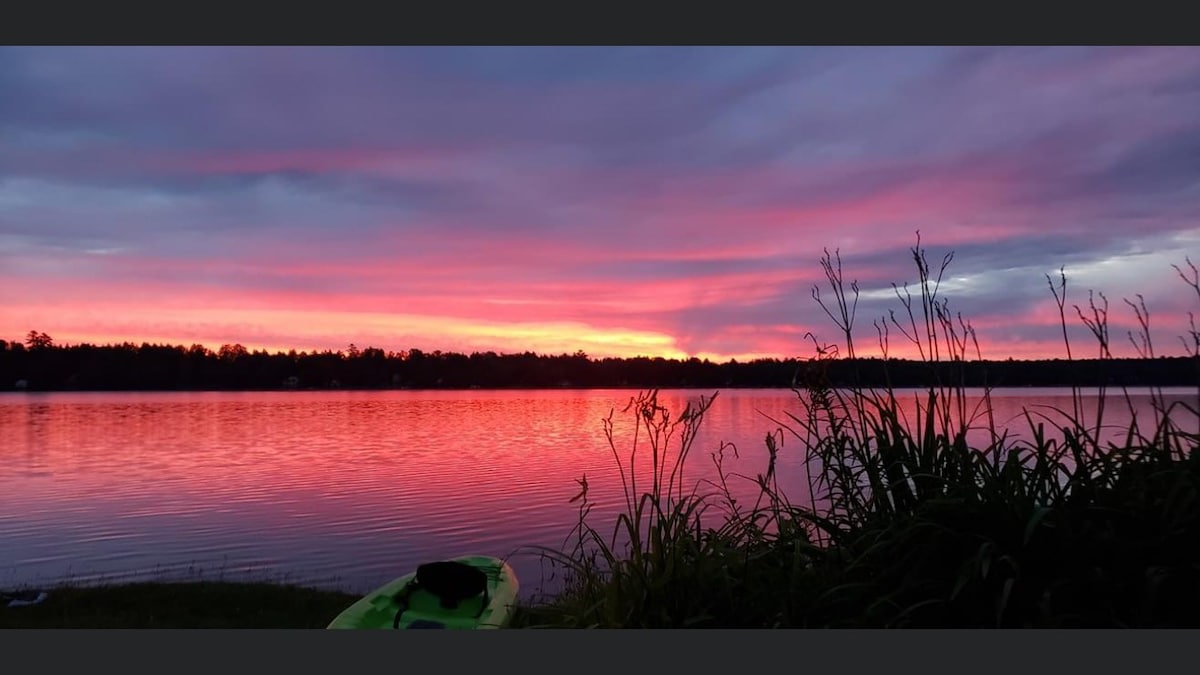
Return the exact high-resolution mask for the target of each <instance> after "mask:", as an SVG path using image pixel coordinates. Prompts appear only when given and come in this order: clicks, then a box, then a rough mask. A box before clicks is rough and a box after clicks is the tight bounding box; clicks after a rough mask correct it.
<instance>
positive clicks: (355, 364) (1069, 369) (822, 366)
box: [0, 331, 1200, 391]
mask: <svg viewBox="0 0 1200 675" xmlns="http://www.w3.org/2000/svg"><path fill="white" fill-rule="evenodd" d="M1198 373H1200V367H1198V364H1197V357H1195V356H1183V357H1159V358H1114V359H1103V360H1102V359H1082V360H1080V359H1076V360H1062V359H1047V360H1020V361H1018V360H1012V359H1008V360H1002V361H999V360H994V361H962V362H939V363H926V362H923V361H916V360H903V359H894V358H892V359H888V360H887V361H886V362H885V361H884V360H883V359H879V358H857V359H853V360H849V359H841V358H838V359H824V360H821V361H819V362H816V361H811V360H808V359H799V358H786V359H755V360H751V361H743V362H739V361H737V360H735V359H730V360H729V361H726V362H723V363H721V362H714V361H709V360H701V359H697V358H690V359H686V360H684V359H665V358H661V357H656V358H651V357H632V358H614V357H606V358H591V357H589V356H588V355H587V354H585V353H584V352H582V351H577V352H575V353H574V354H558V355H550V354H535V353H533V352H528V351H527V352H523V353H512V354H497V353H495V352H490V351H489V352H474V353H471V354H463V353H456V352H442V351H433V352H425V351H422V350H420V349H415V348H414V349H407V350H403V351H399V352H395V351H384V350H382V349H379V348H376V347H367V348H366V349H361V350H360V349H358V348H357V347H356V346H355V345H353V344H351V345H350V346H349V348H348V349H346V350H337V351H334V350H325V351H312V352H296V351H295V350H292V351H289V352H286V353H284V352H275V353H268V352H267V351H263V350H256V351H251V350H248V349H246V348H245V347H244V346H242V345H240V344H226V345H223V346H221V348H220V349H218V350H217V351H213V350H211V349H208V348H207V347H204V346H203V345H198V344H194V345H191V346H190V347H184V346H177V345H160V344H149V343H142V344H141V345H136V344H133V343H130V342H125V343H121V344H110V345H91V344H80V345H70V346H60V345H55V344H54V341H53V339H52V338H51V337H50V336H49V335H46V334H45V333H40V332H37V331H31V332H30V333H29V334H28V336H27V337H26V339H25V341H24V343H22V342H19V341H6V340H0V390H9V391H12V390H27V391H145V390H251V389H258V390H278V389H338V388H345V389H469V388H480V389H506V388H556V387H577V388H624V387H628V388H689V387H701V388H738V387H763V388H773V387H792V386H803V385H804V383H806V382H808V381H809V380H810V378H813V377H818V376H819V377H820V378H821V379H822V380H823V382H824V383H826V384H828V385H829V386H833V387H839V386H848V385H851V384H854V383H857V384H859V385H860V386H866V387H877V386H884V385H887V384H891V385H892V386H896V387H923V386H928V385H930V384H935V383H937V382H943V383H946V384H950V383H954V384H962V385H964V386H969V387H980V386H994V387H1005V386H1008V387H1014V386H1034V387H1053V386H1100V385H1111V386H1200V375H1198Z"/></svg>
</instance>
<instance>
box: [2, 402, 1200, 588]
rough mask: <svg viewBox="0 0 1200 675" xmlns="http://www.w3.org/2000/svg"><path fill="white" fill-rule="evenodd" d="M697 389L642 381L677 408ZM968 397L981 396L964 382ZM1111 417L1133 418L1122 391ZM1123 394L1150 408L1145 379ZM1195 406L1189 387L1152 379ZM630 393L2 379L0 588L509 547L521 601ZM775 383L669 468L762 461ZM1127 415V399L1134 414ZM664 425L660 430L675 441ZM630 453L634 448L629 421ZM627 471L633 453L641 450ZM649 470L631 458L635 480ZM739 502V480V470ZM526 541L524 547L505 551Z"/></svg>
mask: <svg viewBox="0 0 1200 675" xmlns="http://www.w3.org/2000/svg"><path fill="white" fill-rule="evenodd" d="M712 393H713V392H712V391H707V390H668V391H663V392H660V394H659V401H660V403H662V404H664V405H666V406H667V408H668V409H670V410H672V411H673V413H674V414H676V415H677V414H678V413H679V412H681V411H682V409H683V407H684V405H685V404H686V403H687V402H689V401H696V400H697V399H698V397H699V396H701V395H711V394H712ZM976 393H978V392H976ZM1115 393H1116V395H1117V396H1118V400H1114V401H1112V402H1110V405H1109V412H1108V413H1107V415H1109V418H1108V421H1110V422H1112V423H1114V424H1121V423H1122V422H1123V421H1127V420H1128V419H1129V412H1128V409H1127V408H1126V407H1125V403H1124V401H1123V400H1120V399H1119V397H1120V392H1119V391H1118V392H1115ZM1133 393H1134V394H1135V395H1136V398H1135V409H1138V410H1141V411H1143V412H1145V413H1146V415H1149V414H1150V399H1149V398H1148V392H1147V391H1142V390H1139V391H1137V392H1133ZM1166 393H1167V394H1168V396H1169V400H1179V399H1181V400H1185V401H1190V402H1192V403H1193V404H1194V402H1195V396H1196V395H1195V391H1194V390H1168V391H1167V392H1166ZM637 394H638V392H637V391H631V390H546V391H480V390H472V391H382V392H377V391H372V392H357V391H333V392H202V393H193V392H186V393H184V392H166V393H23V394H12V393H10V394H0V588H10V587H13V586H23V585H38V584H52V583H57V582H61V581H66V580H71V581H74V582H77V583H94V582H100V581H117V580H135V579H153V578H168V579H169V578H225V579H234V578H238V579H267V580H276V581H289V582H295V583H302V584H308V585H313V586H319V587H328V588H340V589H345V590H350V591H354V592H362V591H366V590H368V589H370V588H373V587H375V586H378V585H380V584H382V583H383V582H385V581H387V580H389V579H391V578H393V577H395V576H398V575H399V574H402V573H405V572H408V571H410V570H411V569H413V568H414V567H415V566H416V565H417V564H420V563H421V562H425V561H429V560H434V559H441V558H446V557H451V556H455V555H460V554H469V553H483V554H492V555H499V556H506V555H510V554H514V553H516V554H517V555H514V556H513V557H512V558H511V562H512V564H513V565H514V567H515V568H516V570H517V572H518V575H519V577H520V578H521V582H522V594H523V595H525V596H527V597H528V596H529V595H531V594H534V593H536V592H538V590H539V589H540V588H544V589H552V588H553V585H554V582H553V580H552V579H550V578H548V577H547V576H546V575H547V574H548V573H549V568H547V567H544V566H543V565H542V564H541V562H540V561H539V558H538V556H537V555H536V554H535V553H533V552H531V551H528V550H527V549H522V547H527V546H539V545H540V546H550V547H561V546H562V545H563V543H564V539H565V537H566V536H567V535H569V533H570V531H571V528H572V527H573V525H574V524H575V522H576V519H577V510H576V509H577V506H578V503H570V502H569V500H570V499H571V498H572V497H573V496H575V495H576V494H577V493H578V492H579V485H578V484H577V482H576V481H577V479H579V478H580V477H581V476H584V475H586V477H587V481H588V484H589V495H590V497H592V498H593V499H594V500H595V501H596V502H597V505H596V506H595V508H594V511H593V519H594V522H596V523H611V522H612V521H611V519H608V520H606V519H605V516H606V515H609V514H611V513H612V512H614V511H615V510H616V509H617V508H619V505H620V503H621V501H622V497H621V494H622V488H621V482H620V474H619V473H618V471H617V469H616V463H615V459H614V457H613V453H612V450H611V448H610V447H609V445H608V442H607V439H606V438H605V434H604V424H603V420H604V418H606V417H608V416H609V415H610V414H612V422H613V433H614V436H615V445H616V447H617V449H618V450H619V451H620V452H621V453H622V455H623V456H624V457H625V461H626V462H627V461H628V452H629V450H630V448H631V447H632V444H633V441H634V437H633V431H634V426H635V423H634V418H633V417H632V415H631V413H623V412H622V408H623V407H624V406H625V404H626V403H628V402H629V400H630V398H631V397H633V396H636V395H637ZM993 397H994V402H993V403H994V409H995V416H996V421H997V424H1001V425H1003V424H1004V423H1006V422H1010V423H1011V422H1013V421H1014V420H1016V424H1017V426H1018V428H1021V425H1023V424H1024V422H1023V421H1021V420H1017V419H1016V418H1017V417H1018V416H1019V415H1020V413H1021V409H1022V407H1023V406H1028V407H1030V408H1031V409H1034V408H1035V407H1036V406H1057V407H1059V408H1060V409H1069V408H1070V406H1071V398H1070V390H1069V389H1055V390H1048V389H1009V390H998V391H995V392H993ZM789 412H790V413H792V414H796V415H801V414H802V407H801V405H800V402H799V400H798V399H797V397H796V394H795V393H793V392H791V391H789V390H779V389H771V390H722V391H720V393H719V395H718V396H717V398H716V400H715V402H714V403H713V405H712V407H711V408H710V410H709V411H708V414H707V415H706V416H705V421H704V424H703V426H702V428H701V433H700V435H699V436H698V437H697V438H696V440H695V442H694V444H693V446H692V450H691V455H690V456H689V459H688V462H687V463H686V465H685V466H686V472H685V474H684V481H685V484H686V485H687V486H689V487H690V486H692V485H694V484H695V483H696V481H697V480H701V479H705V478H708V479H712V478H715V476H716V472H715V470H714V463H713V455H714V453H715V452H716V451H717V450H718V448H719V447H720V445H721V443H722V442H723V441H724V442H731V443H733V444H734V445H735V446H736V448H737V451H738V455H739V457H734V456H733V454H732V450H727V451H726V453H725V454H726V457H727V459H726V468H727V469H729V470H731V471H735V472H740V473H742V474H744V475H746V476H749V477H753V476H754V475H756V474H757V473H759V472H761V471H763V470H764V469H765V467H766V460H767V451H766V445H765V442H764V441H765V437H766V435H767V434H769V433H771V432H772V431H773V430H776V429H778V424H776V422H773V421H772V419H771V418H774V419H775V420H787V413H789ZM1139 415H1141V413H1139ZM777 438H778V439H779V440H780V441H781V442H782V448H781V449H780V453H779V468H778V471H779V474H780V482H781V484H782V485H783V487H784V490H785V491H786V492H787V494H788V496H789V497H791V498H792V499H793V500H794V501H799V500H803V499H806V496H807V480H806V477H805V471H804V470H803V457H802V453H801V448H800V444H799V442H798V441H797V440H796V439H795V438H794V437H792V436H790V435H789V434H787V433H784V434H783V435H782V436H777ZM678 442H679V439H678V438H673V439H672V440H671V445H670V452H671V453H675V452H677V449H678V447H679V445H678ZM639 447H640V448H641V450H640V451H639V455H638V456H639V458H640V459H639V461H641V462H648V461H649V460H648V458H649V454H650V452H651V450H650V446H649V445H647V444H646V439H645V437H644V433H643V434H642V436H641V437H640V445H639ZM643 466H645V465H644V464H643ZM647 476H648V473H647V472H646V471H645V470H642V471H641V478H640V479H641V480H643V483H642V484H641V485H639V490H640V488H641V486H642V485H644V484H645V482H644V481H645V479H646V478H647ZM731 487H732V489H733V491H734V493H735V496H743V497H748V496H750V495H752V494H753V493H754V490H753V485H752V484H751V483H750V482H749V480H747V479H737V478H735V479H734V480H733V482H732V483H731ZM523 550H524V551H527V552H524V553H523V552H522V551H523Z"/></svg>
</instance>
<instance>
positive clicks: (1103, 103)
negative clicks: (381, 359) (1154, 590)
mask: <svg viewBox="0 0 1200 675" xmlns="http://www.w3.org/2000/svg"><path fill="white" fill-rule="evenodd" d="M918 230H919V231H920V236H921V241H922V244H923V246H924V247H925V248H926V249H927V252H928V256H929V258H930V260H931V261H932V262H933V263H934V264H937V262H938V261H940V260H941V257H942V256H943V255H944V254H946V253H948V252H950V251H953V252H954V256H955V257H954V260H953V262H952V263H951V265H950V268H949V269H948V277H947V279H946V281H945V282H944V284H943V288H942V292H943V294H944V295H945V296H946V297H948V298H949V300H950V307H951V309H952V310H955V311H961V312H962V313H963V315H964V318H966V319H969V320H970V321H971V322H972V323H973V324H974V326H975V328H976V330H977V331H978V335H979V339H980V342H981V346H982V349H983V352H984V356H985V357H988V358H1007V357H1010V356H1011V357H1014V358H1029V357H1058V356H1062V355H1063V354H1064V348H1063V345H1062V334H1061V328H1060V327H1059V325H1058V323H1057V321H1058V317H1057V310H1056V308H1055V306H1054V301H1053V296H1052V295H1051V293H1050V289H1049V286H1048V284H1047V281H1046V276H1045V275H1046V274H1052V275H1057V273H1058V269H1059V268H1060V267H1065V269H1066V274H1067V276H1068V294H1069V296H1068V319H1069V320H1070V322H1071V330H1072V331H1073V338H1077V339H1078V340H1079V342H1078V343H1077V345H1073V348H1074V349H1076V350H1077V355H1079V354H1081V353H1083V354H1086V355H1094V351H1095V350H1094V346H1093V345H1094V343H1092V342H1089V341H1088V340H1087V338H1086V332H1085V329H1084V328H1083V326H1082V325H1081V324H1080V322H1079V320H1078V317H1077V316H1076V315H1075V313H1074V310H1073V309H1071V308H1070V305H1071V304H1075V303H1078V304H1080V305H1085V304H1086V303H1087V298H1088V296H1087V292H1088V290H1089V289H1094V290H1096V291H1101V292H1103V293H1104V294H1105V295H1107V296H1108V299H1109V303H1110V319H1111V323H1112V327H1111V333H1112V336H1113V342H1114V345H1115V351H1117V352H1118V354H1129V353H1132V352H1131V349H1130V342H1129V339H1128V338H1127V337H1126V331H1127V330H1128V329H1129V328H1131V327H1132V325H1133V320H1134V316H1133V313H1132V311H1131V310H1130V309H1129V307H1128V306H1127V305H1126V304H1125V303H1124V302H1123V298H1129V299H1134V298H1135V297H1136V294H1138V293H1140V294H1142V295H1143V296H1144V298H1145V302H1146V305H1147V307H1148V308H1149V309H1150V311H1151V313H1152V317H1151V321H1152V330H1153V337H1154V339H1155V346H1156V348H1157V350H1158V352H1159V353H1161V354H1172V355H1177V354H1182V353H1183V346H1182V344H1181V343H1180V340H1179V337H1178V336H1180V335H1182V334H1183V332H1184V331H1185V330H1186V322H1187V312H1188V311H1189V310H1190V311H1196V312H1197V314H1200V311H1198V310H1200V300H1197V298H1196V296H1195V295H1194V294H1191V295H1189V293H1191V291H1190V289H1188V287H1187V286H1186V285H1185V284H1184V283H1183V282H1182V281H1181V280H1180V279H1179V277H1178V275H1177V273H1176V271H1175V270H1174V269H1172V267H1171V265H1172V264H1173V263H1174V264H1177V265H1180V266H1183V267H1184V269H1185V270H1186V263H1185V256H1189V255H1190V256H1191V259H1192V260H1193V261H1194V262H1196V263H1197V264H1200V49H1196V48H1129V47H1122V48H981V47H970V48H916V47H914V48H894V47H889V48H849V47H845V48H832V47H812V48H808V47H778V48H742V47H739V48H732V47H730V48H683V47H663V48H642V47H638V48H633V47H623V48H597V47H588V48H557V47H555V48H552V47H538V48H491V47H489V48H483V47H479V48H452V47H428V48H408V47H393V48H373V47H355V48H332V47H325V48H316V47H314V48H279V47H272V48H184V47H173V48H149V47H145V48H141V47H139V48H102V47H96V48H58V47H39V48H15V47H8V48H0V338H4V339H10V340H23V339H24V336H25V334H26V333H27V332H28V331H30V330H39V331H43V332H46V333H48V334H49V335H51V336H52V337H53V338H54V340H55V341H56V342H58V343H68V344H74V343H80V342H92V343H107V342H122V341H132V342H135V343H139V344H140V343H142V342H151V343H170V344H182V345H190V344H193V343H200V344H205V345H207V346H209V347H212V348H214V349H215V348H217V347H219V346H220V345H221V344H224V343H241V344H243V345H245V346H247V347H249V348H252V349H255V348H266V349H270V350H272V351H274V350H287V349H291V348H295V349H297V350H311V349H326V348H330V349H344V348H346V347H347V345H348V344H350V343H355V344H356V345H357V346H358V347H359V348H364V347H367V346H374V347H379V348H382V349H385V350H403V349H409V348H413V347H416V348H420V349H423V350H426V351H433V350H437V349H440V350H443V351H461V352H471V351H476V350H478V351H485V350H494V351H497V352H516V351H526V350H529V351H535V352H539V353H562V352H574V351H576V350H580V349H581V350H583V351H585V352H587V353H588V354H590V355H592V356H610V355H613V356H632V355H637V354H645V355H650V356H665V357H669V358H671V357H674V358H678V357H685V358H686V357H690V356H698V357H700V358H712V359H720V360H725V359H728V358H731V357H734V358H738V359H739V360H741V359H747V358H753V357H756V356H777V357H795V356H798V357H807V356H810V355H811V353H812V344H811V343H810V342H808V341H807V340H806V339H805V338H804V334H805V332H806V331H810V330H811V331H813V332H815V333H816V334H817V335H818V337H820V338H821V339H822V341H825V342H834V341H840V337H839V336H838V334H837V331H836V327H835V326H834V325H833V324H832V323H831V322H830V320H829V318H828V317H827V316H826V315H825V314H824V312H823V311H822V310H821V308H820V307H819V306H818V305H817V304H816V303H815V302H814V300H813V297H812V294H811V288H812V286H813V285H814V284H823V283H824V281H823V277H822V270H821V267H820V264H819V259H820V256H821V254H822V250H823V249H824V248H828V249H829V250H830V251H833V250H834V249H840V251H841V255H842V258H843V265H844V271H845V274H846V277H847V279H848V280H849V279H857V281H858V284H859V286H860V289H861V291H862V295H861V298H860V299H859V303H858V324H857V328H858V329H859V330H858V331H857V332H858V336H859V340H860V348H861V349H862V351H864V352H871V351H872V350H871V347H872V346H873V345H874V342H875V337H876V333H875V328H874V327H873V326H872V325H871V322H872V320H874V319H877V318H879V317H881V316H884V315H886V313H887V312H888V310H890V309H896V310H899V309H900V305H899V304H898V302H897V300H896V297H895V295H894V293H893V291H892V286H891V284H892V283H893V282H895V283H897V284H903V283H905V282H909V283H912V282H914V281H915V269H914V267H913V265H912V261H911V259H910V257H909V252H908V249H909V247H911V246H912V245H913V244H914V243H915V242H916V232H917V231H918ZM827 294H828V291H827V290H825V293H824V295H827ZM893 348H894V350H896V351H901V348H902V344H900V340H899V339H898V338H897V336H895V335H893Z"/></svg>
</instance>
